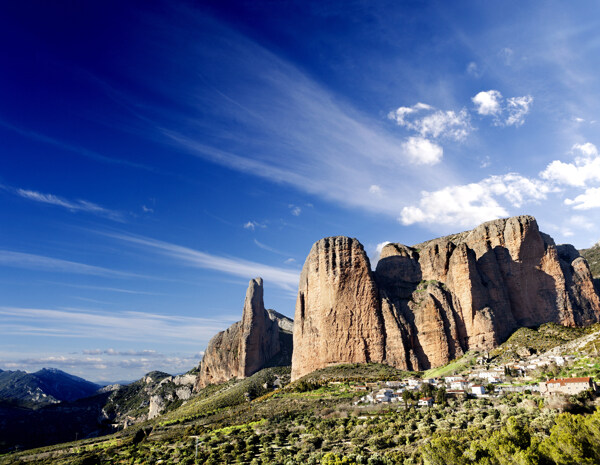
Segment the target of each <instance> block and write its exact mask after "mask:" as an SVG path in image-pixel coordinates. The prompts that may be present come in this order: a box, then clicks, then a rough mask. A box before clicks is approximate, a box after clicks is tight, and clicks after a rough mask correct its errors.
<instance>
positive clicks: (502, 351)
mask: <svg viewBox="0 0 600 465" xmlns="http://www.w3.org/2000/svg"><path fill="white" fill-rule="evenodd" d="M598 330H600V325H592V326H588V327H585V328H578V327H577V328H572V327H568V326H561V325H559V324H556V323H546V324H543V325H541V326H540V327H538V328H537V329H532V328H519V329H518V330H516V331H515V332H514V333H513V334H512V335H511V336H510V337H509V338H508V340H507V341H506V342H505V343H504V344H502V345H501V346H500V347H498V348H497V349H494V350H493V351H491V352H490V355H491V356H492V357H499V359H500V360H510V359H518V358H520V357H524V356H528V355H531V354H536V353H543V352H546V351H548V350H550V349H553V348H555V347H558V346H560V345H563V344H566V343H568V342H571V341H574V340H575V339H578V338H580V337H583V336H585V335H587V334H591V333H593V332H595V331H598Z"/></svg>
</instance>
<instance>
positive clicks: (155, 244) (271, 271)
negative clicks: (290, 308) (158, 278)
mask: <svg viewBox="0 0 600 465" xmlns="http://www.w3.org/2000/svg"><path fill="white" fill-rule="evenodd" d="M102 234H105V235H106V236H109V237H112V238H114V239H118V240H120V241H124V242H128V243H130V244H135V245H137V246H141V247H144V248H146V249H148V250H151V251H153V252H156V253H159V254H161V255H164V256H167V257H169V258H171V259H174V260H176V261H178V262H179V263H181V264H183V265H186V266H192V267H196V268H203V269H209V270H215V271H219V272H221V273H225V274H229V275H233V276H239V277H242V278H245V279H251V278H254V277H256V276H260V277H262V278H263V279H264V280H265V281H266V282H269V283H273V284H275V285H277V286H279V287H281V288H283V289H285V290H288V291H291V292H295V291H296V289H297V288H298V280H299V277H300V275H299V273H297V272H294V271H291V270H289V269H286V268H279V267H274V266H269V265H265V264H263V263H257V262H252V261H249V260H245V259H242V258H236V257H223V256H219V255H211V254H208V253H206V252H201V251H198V250H194V249H191V248H189V247H183V246H180V245H176V244H171V243H169V242H163V241H159V240H156V239H151V238H147V237H143V236H133V235H129V234H118V233H102Z"/></svg>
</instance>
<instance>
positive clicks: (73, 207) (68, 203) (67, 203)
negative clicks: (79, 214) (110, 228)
mask: <svg viewBox="0 0 600 465" xmlns="http://www.w3.org/2000/svg"><path fill="white" fill-rule="evenodd" d="M14 193H15V194H17V195H18V196H20V197H23V198H25V199H28V200H32V201H34V202H39V203H46V204H49V205H55V206H58V207H63V208H66V209H67V210H70V211H72V212H76V211H83V212H87V213H93V214H96V215H100V216H104V217H107V218H110V219H113V220H118V221H122V219H123V215H122V214H121V213H119V212H116V211H112V210H109V209H107V208H104V207H101V206H100V205H97V204H95V203H92V202H88V201H87V200H67V199H65V198H63V197H59V196H57V195H53V194H43V193H41V192H36V191H32V190H27V189H15V190H14Z"/></svg>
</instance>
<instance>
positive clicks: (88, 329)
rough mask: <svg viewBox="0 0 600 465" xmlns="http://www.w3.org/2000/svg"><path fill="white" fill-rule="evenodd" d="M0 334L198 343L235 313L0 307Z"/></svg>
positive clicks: (228, 323)
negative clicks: (214, 315) (209, 315)
mask: <svg viewBox="0 0 600 465" xmlns="http://www.w3.org/2000/svg"><path fill="white" fill-rule="evenodd" d="M0 315H1V316H2V321H3V324H2V326H1V327H0V334H10V335H19V334H20V335H36V336H50V337H53V336H56V337H61V338H65V337H66V338H101V339H106V340H117V341H148V340H158V341H161V344H166V343H168V341H169V340H173V341H174V342H175V341H177V343H183V344H193V345H198V341H208V340H209V339H210V338H211V337H212V336H213V335H214V334H215V333H216V332H218V331H221V330H223V329H225V328H226V327H227V326H229V325H230V324H231V323H233V322H234V321H236V319H235V317H233V316H232V317H223V318H197V317H188V316H178V315H161V314H156V313H149V312H133V311H118V312H103V311H90V310H82V309H66V310H65V309H46V308H23V307H0Z"/></svg>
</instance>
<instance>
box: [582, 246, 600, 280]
mask: <svg viewBox="0 0 600 465" xmlns="http://www.w3.org/2000/svg"><path fill="white" fill-rule="evenodd" d="M579 253H580V254H581V256H582V257H583V258H585V259H586V260H587V262H588V265H590V271H591V272H592V276H593V277H594V278H596V279H598V278H600V242H598V243H596V244H594V245H593V246H591V247H590V248H589V249H583V250H580V251H579Z"/></svg>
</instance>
